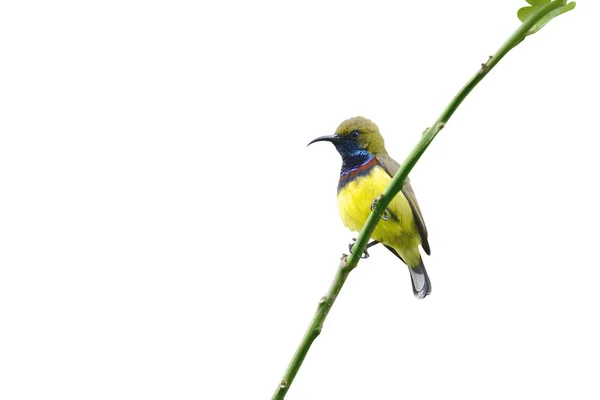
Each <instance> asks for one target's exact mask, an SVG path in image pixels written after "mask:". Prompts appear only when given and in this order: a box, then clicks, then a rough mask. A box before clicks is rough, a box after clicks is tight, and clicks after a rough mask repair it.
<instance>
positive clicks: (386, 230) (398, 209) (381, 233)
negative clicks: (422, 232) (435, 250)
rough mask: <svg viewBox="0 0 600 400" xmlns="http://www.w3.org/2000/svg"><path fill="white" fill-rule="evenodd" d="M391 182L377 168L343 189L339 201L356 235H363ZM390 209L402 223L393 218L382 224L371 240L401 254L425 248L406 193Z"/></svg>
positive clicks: (380, 169)
mask: <svg viewBox="0 0 600 400" xmlns="http://www.w3.org/2000/svg"><path fill="white" fill-rule="evenodd" d="M390 181H391V178H390V176H389V175H388V174H387V172H385V171H384V170H383V168H381V167H380V166H379V165H376V166H374V167H373V168H372V169H371V170H370V171H369V173H368V174H365V175H362V176H358V177H356V179H354V180H352V181H350V182H348V183H347V184H346V185H345V186H344V187H342V188H341V189H340V190H339V191H338V196H337V200H338V211H339V213H340V217H341V218H342V222H343V223H344V225H346V227H348V228H349V229H350V230H352V231H355V232H359V231H360V230H361V229H362V227H363V225H364V224H365V222H366V220H367V218H368V216H369V214H370V213H371V204H372V203H373V200H374V199H376V198H377V197H379V195H380V194H382V193H383V191H384V190H385V188H386V187H387V186H388V185H389V183H390ZM389 208H390V210H392V211H393V212H394V213H395V214H396V215H397V216H398V219H399V221H396V220H394V219H393V218H392V217H390V218H389V219H388V220H381V221H380V222H379V224H377V227H376V228H375V231H374V232H373V234H372V235H371V238H372V239H375V240H377V241H379V242H382V243H384V244H386V245H388V246H392V247H394V248H395V249H397V250H399V251H400V253H406V251H405V250H408V249H411V250H412V249H416V248H417V247H418V246H419V245H420V244H421V238H420V236H419V233H418V230H417V227H416V224H415V221H414V217H413V213H412V210H411V208H410V205H409V204H408V200H406V197H404V195H403V194H402V192H400V193H398V194H397V195H396V197H394V199H393V200H392V202H391V203H390V205H389ZM411 253H412V252H411ZM406 261H408V260H406Z"/></svg>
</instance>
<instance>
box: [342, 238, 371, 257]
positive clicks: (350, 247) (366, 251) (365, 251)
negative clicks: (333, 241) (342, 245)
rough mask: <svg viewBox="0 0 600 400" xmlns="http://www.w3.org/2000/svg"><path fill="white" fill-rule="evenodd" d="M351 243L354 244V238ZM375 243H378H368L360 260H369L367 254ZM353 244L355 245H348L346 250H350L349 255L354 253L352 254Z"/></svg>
mask: <svg viewBox="0 0 600 400" xmlns="http://www.w3.org/2000/svg"><path fill="white" fill-rule="evenodd" d="M352 241H353V242H356V238H352ZM377 243H379V242H378V241H377V240H373V241H372V242H371V243H368V244H367V247H366V248H365V250H364V251H363V254H362V256H360V258H363V259H364V258H369V257H370V254H369V251H368V250H369V247H372V246H375V245H376V244H377ZM355 244H356V243H350V244H349V245H348V250H350V254H354V253H352V248H353V247H354V245H355Z"/></svg>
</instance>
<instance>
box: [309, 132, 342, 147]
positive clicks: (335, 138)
mask: <svg viewBox="0 0 600 400" xmlns="http://www.w3.org/2000/svg"><path fill="white" fill-rule="evenodd" d="M341 140H342V139H340V137H339V136H338V135H327V136H321V137H318V138H316V139H314V140H313V141H312V142H310V143H309V144H307V145H306V147H308V146H310V145H311V144H313V143H315V142H331V143H333V144H337V143H340V141H341Z"/></svg>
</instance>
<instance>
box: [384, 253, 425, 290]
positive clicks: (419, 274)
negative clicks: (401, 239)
mask: <svg viewBox="0 0 600 400" xmlns="http://www.w3.org/2000/svg"><path fill="white" fill-rule="evenodd" d="M385 247H387V249H388V250H389V251H391V252H392V253H394V255H395V256H396V257H398V258H399V259H400V260H402V262H403V263H404V264H406V266H407V267H408V272H410V280H411V281H412V287H413V293H414V294H415V297H416V298H417V299H424V298H425V296H427V295H428V294H429V293H431V281H430V280H429V275H427V270H426V269H425V265H424V264H423V259H422V258H421V257H419V265H418V266H416V267H411V266H410V265H408V264H407V263H406V261H404V259H403V258H402V256H401V255H400V254H398V252H397V251H396V249H394V248H393V247H391V246H387V245H386V246H385Z"/></svg>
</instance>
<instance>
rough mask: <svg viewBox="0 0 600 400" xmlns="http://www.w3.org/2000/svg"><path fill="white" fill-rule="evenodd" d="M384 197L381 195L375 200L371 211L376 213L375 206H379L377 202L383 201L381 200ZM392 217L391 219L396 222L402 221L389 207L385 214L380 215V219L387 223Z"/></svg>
mask: <svg viewBox="0 0 600 400" xmlns="http://www.w3.org/2000/svg"><path fill="white" fill-rule="evenodd" d="M382 197H383V195H382V194H380V195H379V196H378V197H377V198H375V199H374V200H373V202H372V203H371V211H374V210H375V206H376V205H377V202H378V201H379V200H381V198H382ZM390 216H391V217H392V218H393V219H394V220H396V221H400V219H399V218H398V216H397V215H396V213H395V212H393V211H392V210H390V208H389V207H388V208H386V209H385V211H384V212H383V215H382V214H379V217H380V218H381V219H382V220H384V221H387V220H388V219H390Z"/></svg>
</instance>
